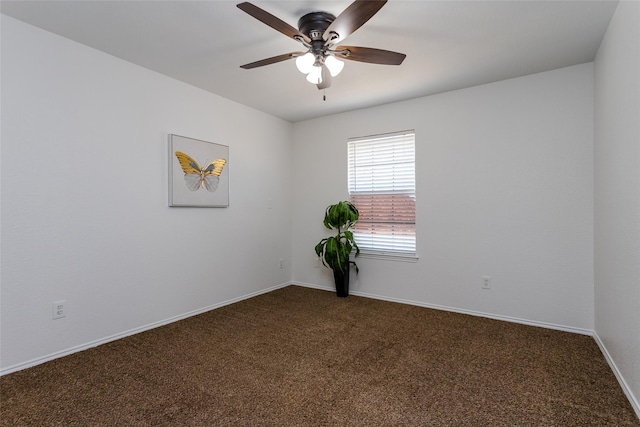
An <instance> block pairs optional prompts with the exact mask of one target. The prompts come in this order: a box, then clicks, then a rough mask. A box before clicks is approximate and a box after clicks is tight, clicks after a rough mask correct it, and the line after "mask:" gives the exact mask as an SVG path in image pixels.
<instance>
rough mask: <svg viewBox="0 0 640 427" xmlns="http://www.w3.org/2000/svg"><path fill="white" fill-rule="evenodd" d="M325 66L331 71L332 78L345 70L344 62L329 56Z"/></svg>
mask: <svg viewBox="0 0 640 427" xmlns="http://www.w3.org/2000/svg"><path fill="white" fill-rule="evenodd" d="M324 65H326V66H327V68H328V69H329V72H330V73H331V77H335V76H337V75H338V74H340V72H341V71H342V69H343V68H344V62H343V61H340V60H339V59H338V58H336V57H335V56H332V55H329V56H327V57H326V58H325V60H324Z"/></svg>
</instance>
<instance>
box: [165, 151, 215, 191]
mask: <svg viewBox="0 0 640 427" xmlns="http://www.w3.org/2000/svg"><path fill="white" fill-rule="evenodd" d="M175 155H176V157H177V158H178V162H179V163H180V167H181V168H182V170H183V171H184V181H185V184H186V185H187V188H188V189H189V190H191V191H198V190H200V189H201V188H204V189H206V190H207V191H210V192H214V191H216V190H217V189H218V184H219V182H220V174H221V173H222V169H223V168H224V165H225V163H227V161H226V160H225V159H215V160H213V161H211V162H209V163H208V164H207V165H206V166H205V167H204V168H202V167H200V165H199V164H198V162H197V161H195V160H194V159H193V158H192V157H191V156H189V155H188V154H185V153H183V152H181V151H176V152H175Z"/></svg>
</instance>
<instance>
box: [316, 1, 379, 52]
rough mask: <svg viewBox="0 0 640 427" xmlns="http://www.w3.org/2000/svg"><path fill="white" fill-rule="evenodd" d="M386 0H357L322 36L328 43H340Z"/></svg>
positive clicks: (369, 17)
mask: <svg viewBox="0 0 640 427" xmlns="http://www.w3.org/2000/svg"><path fill="white" fill-rule="evenodd" d="M386 2H387V0H375V1H373V0H371V1H370V0H356V1H355V2H353V3H351V5H350V6H349V7H347V8H346V9H345V10H344V11H343V12H342V13H341V14H340V15H338V17H337V18H336V19H335V20H334V21H333V22H332V23H331V25H329V27H327V29H326V30H325V32H324V34H323V35H322V38H323V39H324V40H325V41H326V42H327V44H332V45H334V44H337V43H339V42H340V41H341V40H344V39H345V38H346V37H347V36H348V35H349V34H351V33H353V32H354V31H355V30H357V29H358V28H360V27H361V26H362V25H363V24H364V23H365V22H367V21H368V20H369V19H371V17H372V16H373V15H375V14H376V13H377V12H378V11H379V10H380V9H381V8H382V6H384V4H385V3H386Z"/></svg>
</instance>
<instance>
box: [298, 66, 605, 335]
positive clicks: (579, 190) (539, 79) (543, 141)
mask: <svg viewBox="0 0 640 427" xmlns="http://www.w3.org/2000/svg"><path fill="white" fill-rule="evenodd" d="M328 102H329V101H328ZM405 129H415V132H416V170H417V172H416V173H417V177H416V178H417V210H418V213H417V249H418V254H419V260H418V262H416V263H407V262H393V261H381V260H373V259H362V258H360V259H359V260H358V265H359V266H360V275H359V276H358V278H357V279H356V280H354V281H352V290H353V291H355V292H358V293H362V294H365V295H370V296H378V297H382V298H386V299H397V300H402V301H407V302H412V303H416V304H419V305H429V306H443V307H449V308H453V309H456V310H461V311H472V312H479V313H487V314H490V315H492V316H498V317H505V318H512V319H514V320H521V321H526V322H532V323H540V324H549V325H554V326H557V327H561V328H566V329H570V330H576V331H579V332H588V331H591V330H592V329H593V64H584V65H578V66H574V67H569V68H565V69H560V70H555V71H550V72H545V73H540V74H535V75H531V76H527V77H522V78H517V79H512V80H507V81H502V82H498V83H493V84H488V85H483V86H477V87H473V88H469V89H464V90H459V91H455V92H449V93H444V94H441V95H435V96H430V97H425V98H419V99H414V100H410V101H405V102H400V103H394V104H390V105H385V106H380V107H377V108H371V109H366V110H360V111H354V112H350V113H345V114H340V115H335V116H331V117H325V118H320V119H315V120H309V121H305V122H300V123H296V124H295V125H294V156H293V163H294V165H295V166H294V171H293V182H294V188H293V191H294V195H293V236H294V241H293V254H294V259H293V263H294V271H293V278H294V281H296V282H300V283H306V284H308V285H312V286H320V287H327V288H332V287H333V285H332V276H331V274H330V271H329V270H328V269H326V268H324V267H320V268H316V267H315V265H316V263H315V254H314V252H313V247H314V245H315V244H316V243H317V242H318V241H319V240H320V239H321V238H322V237H324V236H325V231H324V228H323V226H322V218H323V214H324V208H325V207H326V206H327V205H329V204H331V203H335V202H336V201H338V200H341V199H346V198H347V197H348V195H347V184H346V182H347V170H346V166H347V165H346V156H347V154H346V141H347V138H349V137H355V136H364V135H370V134H376V133H386V132H393V131H400V130H405ZM483 275H488V276H491V277H492V289H491V290H482V289H481V276H483ZM352 277H353V276H352Z"/></svg>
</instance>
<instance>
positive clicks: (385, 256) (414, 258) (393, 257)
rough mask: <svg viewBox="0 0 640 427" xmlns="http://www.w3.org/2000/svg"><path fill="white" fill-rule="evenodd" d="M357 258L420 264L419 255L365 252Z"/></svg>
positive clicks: (361, 252) (362, 251)
mask: <svg viewBox="0 0 640 427" xmlns="http://www.w3.org/2000/svg"><path fill="white" fill-rule="evenodd" d="M357 258H370V259H382V260H386V261H400V262H418V255H417V254H411V255H405V254H398V253H393V252H369V251H364V250H361V251H360V255H358V256H357ZM357 258H356V259H357Z"/></svg>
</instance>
